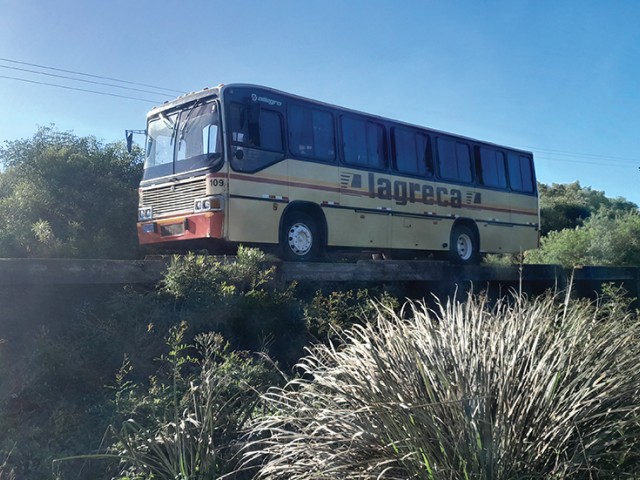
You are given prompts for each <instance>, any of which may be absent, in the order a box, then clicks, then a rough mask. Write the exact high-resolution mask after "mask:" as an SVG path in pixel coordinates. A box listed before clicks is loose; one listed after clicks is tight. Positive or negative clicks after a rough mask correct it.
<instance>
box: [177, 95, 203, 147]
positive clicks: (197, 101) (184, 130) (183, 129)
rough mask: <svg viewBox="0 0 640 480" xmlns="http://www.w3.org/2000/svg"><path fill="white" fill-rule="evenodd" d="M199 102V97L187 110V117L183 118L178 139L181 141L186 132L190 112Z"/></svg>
mask: <svg viewBox="0 0 640 480" xmlns="http://www.w3.org/2000/svg"><path fill="white" fill-rule="evenodd" d="M199 103H200V99H198V100H196V101H195V102H194V104H193V106H192V107H191V109H190V110H189V113H187V118H185V119H184V125H183V126H182V130H181V131H180V141H182V139H183V138H184V136H185V135H186V134H187V129H188V126H189V118H191V114H192V113H193V111H194V110H195V109H196V107H197V106H198V104H199Z"/></svg>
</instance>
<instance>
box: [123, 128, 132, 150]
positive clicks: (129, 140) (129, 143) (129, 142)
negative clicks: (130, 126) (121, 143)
mask: <svg viewBox="0 0 640 480" xmlns="http://www.w3.org/2000/svg"><path fill="white" fill-rule="evenodd" d="M125 138H126V139H127V152H129V153H131V148H132V146H133V132H132V131H130V130H126V132H125Z"/></svg>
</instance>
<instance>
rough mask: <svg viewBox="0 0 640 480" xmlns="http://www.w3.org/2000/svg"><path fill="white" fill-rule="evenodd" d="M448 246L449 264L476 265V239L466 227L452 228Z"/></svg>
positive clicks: (477, 258)
mask: <svg viewBox="0 0 640 480" xmlns="http://www.w3.org/2000/svg"><path fill="white" fill-rule="evenodd" d="M449 245H450V246H449V257H450V260H451V262H453V263H458V264H463V265H471V264H475V263H478V261H479V259H480V256H479V251H478V241H477V237H476V235H475V233H474V232H473V230H471V229H470V228H469V227H467V226H466V225H456V226H455V227H453V230H451V240H450V244H449Z"/></svg>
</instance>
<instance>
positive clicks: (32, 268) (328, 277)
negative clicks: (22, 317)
mask: <svg viewBox="0 0 640 480" xmlns="http://www.w3.org/2000/svg"><path fill="white" fill-rule="evenodd" d="M169 262H170V257H158V258H152V259H146V260H91V259H87V260H81V259H80V260H78V259H0V288H1V287H3V286H20V285H33V286H38V285H126V284H131V285H136V284H137V285H140V284H145V285H152V284H155V283H157V282H158V281H159V280H161V279H162V276H163V272H164V271H165V270H166V268H167V265H168V263H169ZM276 267H277V280H278V282H281V283H287V282H291V281H294V280H295V281H300V282H386V283H388V282H430V283H432V284H436V285H437V284H439V285H440V286H447V285H448V286H450V285H462V284H468V283H473V284H474V285H478V286H482V285H484V284H487V283H489V284H506V285H512V286H513V285H518V284H524V285H529V286H530V285H536V286H537V287H536V290H540V289H546V288H558V289H559V290H562V289H564V288H565V287H566V286H567V284H568V283H569V282H572V286H573V288H574V289H577V290H578V291H579V294H581V295H585V296H590V292H593V291H596V290H598V289H599V287H600V285H601V284H602V283H605V282H613V283H616V284H623V285H624V286H625V288H626V289H627V290H628V291H629V293H630V294H631V295H632V296H635V297H638V296H640V295H639V292H640V268H636V267H582V268H577V269H575V270H565V269H563V268H562V267H560V266H558V265H513V266H506V267H496V266H481V265H478V266H476V265H472V266H461V265H451V264H449V263H447V262H438V261H412V260H360V261H357V262H354V263H295V262H279V263H276Z"/></svg>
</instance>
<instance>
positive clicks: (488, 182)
mask: <svg viewBox="0 0 640 480" xmlns="http://www.w3.org/2000/svg"><path fill="white" fill-rule="evenodd" d="M476 153H477V155H476V167H477V168H476V170H477V173H478V183H480V184H482V185H485V186H487V187H494V188H507V171H506V167H505V158H504V153H503V152H501V151H499V150H495V149H493V148H487V147H479V148H478V149H477V152H476Z"/></svg>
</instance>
